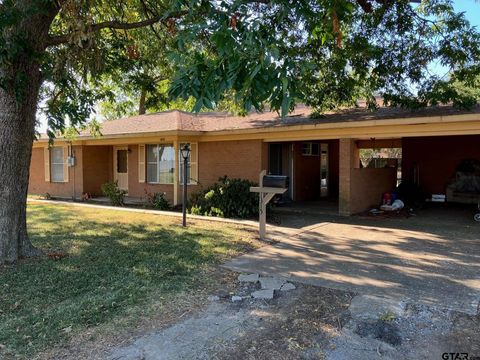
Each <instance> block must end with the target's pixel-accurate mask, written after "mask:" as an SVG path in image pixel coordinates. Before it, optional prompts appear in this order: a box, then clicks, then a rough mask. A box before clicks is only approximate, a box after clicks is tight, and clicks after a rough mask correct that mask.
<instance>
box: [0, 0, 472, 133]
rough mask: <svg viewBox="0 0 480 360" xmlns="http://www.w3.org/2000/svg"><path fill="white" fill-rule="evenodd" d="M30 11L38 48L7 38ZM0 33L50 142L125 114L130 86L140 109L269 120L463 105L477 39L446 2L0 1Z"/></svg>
mask: <svg viewBox="0 0 480 360" xmlns="http://www.w3.org/2000/svg"><path fill="white" fill-rule="evenodd" d="M52 9H53V11H52ZM42 12H44V13H48V14H53V15H54V16H53V20H52V21H51V24H50V29H49V38H48V40H47V41H46V42H45V43H43V44H40V45H35V44H32V42H31V39H30V38H28V34H24V35H22V34H18V33H15V32H12V31H11V29H12V28H13V27H14V26H15V24H18V22H20V21H22V19H28V17H29V16H32V14H38V13H42ZM0 31H1V33H2V34H3V35H2V36H1V37H0V47H1V49H2V51H1V52H0V64H3V65H5V66H7V65H8V64H11V63H15V62H18V61H19V59H22V58H29V59H32V58H33V59H35V60H36V61H38V63H39V65H40V67H41V71H42V75H43V80H44V82H43V87H42V91H41V100H42V101H43V103H44V104H45V107H44V108H43V109H42V110H43V111H44V112H45V114H46V116H47V118H48V124H49V129H50V135H51V136H54V135H55V134H54V132H55V131H56V130H61V129H63V128H64V127H65V124H66V123H70V124H71V125H73V126H76V125H79V124H81V123H83V122H85V121H86V120H87V119H88V118H89V117H90V115H91V114H92V112H94V110H95V106H96V104H98V103H99V102H103V104H104V106H106V108H104V110H105V112H107V113H108V112H109V113H110V115H111V117H114V116H115V115H117V114H120V113H121V112H126V113H129V112H132V111H133V110H134V109H135V103H132V99H136V101H139V99H140V97H141V95H142V91H143V92H145V91H146V93H147V96H146V98H145V108H147V109H148V108H150V109H161V108H162V106H164V104H169V103H170V102H171V101H172V100H173V99H181V100H180V101H181V102H177V103H176V104H177V105H179V106H188V107H189V106H190V105H191V106H192V109H193V110H194V111H199V110H201V109H205V108H208V109H212V108H218V107H219V106H220V107H221V106H222V102H223V104H225V103H226V104H229V105H232V106H239V108H240V109H242V110H243V111H248V110H250V109H251V108H252V107H254V108H255V109H257V110H261V109H263V108H264V106H269V107H270V108H272V109H274V110H278V111H280V112H281V113H282V114H283V115H285V114H286V113H287V112H288V110H289V109H291V108H292V107H293V106H294V104H295V103H296V102H299V101H301V102H305V103H306V104H308V105H311V106H313V107H314V108H316V109H317V110H320V111H322V110H325V109H331V108H335V107H337V106H340V105H352V104H354V103H355V101H356V100H357V99H358V98H364V99H367V100H368V103H369V106H371V107H372V108H374V107H376V106H377V105H378V104H377V103H376V101H375V95H381V96H383V98H384V99H385V101H386V102H387V103H388V104H390V105H398V106H405V107H410V108H417V107H422V106H427V105H435V104H439V103H449V102H452V103H453V104H454V105H456V106H461V107H468V106H471V105H472V104H474V103H476V101H477V99H476V93H475V92H472V91H470V89H472V88H475V87H477V86H478V74H479V72H480V65H479V58H480V46H479V40H480V37H479V33H478V31H477V30H476V29H475V28H473V27H472V26H471V25H470V24H469V23H468V21H466V19H465V16H464V14H461V13H460V14H458V13H456V12H455V11H454V9H453V5H452V1H450V0H423V1H422V2H421V4H413V3H412V2H410V1H407V0H399V1H391V0H375V1H374V0H371V1H367V0H299V1H293V2H292V1H290V0H270V1H268V0H257V1H249V0H224V1H213V0H211V1H207V0H201V1H189V0H162V1H153V0H129V1H124V2H112V1H109V0H94V1H80V0H63V1H53V0H23V1H14V0H5V1H3V2H2V4H1V5H0ZM10 34H13V35H10ZM435 64H437V65H435ZM435 66H442V68H444V69H446V70H447V71H448V76H444V77H442V76H439V75H438V74H436V73H435V71H433V70H434V67H435ZM459 83H461V84H462V86H461V87H459V86H454V85H455V84H457V85H458V84H459ZM0 86H2V87H3V88H10V89H12V88H13V89H15V91H16V93H17V95H18V97H21V95H22V91H28V79H27V78H26V75H25V74H24V73H22V72H21V71H20V72H15V71H12V72H11V73H9V72H5V71H3V72H2V73H1V74H0ZM119 89H120V90H121V91H120V92H119ZM192 99H194V101H192ZM136 101H135V102H136ZM112 105H115V106H112ZM108 106H110V108H108ZM223 107H225V105H224V106H223Z"/></svg>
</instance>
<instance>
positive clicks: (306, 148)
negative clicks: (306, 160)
mask: <svg viewBox="0 0 480 360" xmlns="http://www.w3.org/2000/svg"><path fill="white" fill-rule="evenodd" d="M314 145H315V147H316V151H314V150H313V148H314ZM302 156H320V144H319V143H316V142H311V141H304V142H303V143H302Z"/></svg>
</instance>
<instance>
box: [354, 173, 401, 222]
mask: <svg viewBox="0 0 480 360" xmlns="http://www.w3.org/2000/svg"><path fill="white" fill-rule="evenodd" d="M396 180H397V169H396V168H383V169H374V168H363V169H353V171H352V179H351V196H350V213H351V214H355V213H359V212H362V211H365V210H368V209H370V208H372V207H378V206H379V204H381V201H382V194H383V193H385V192H391V191H392V190H394V189H395V185H396Z"/></svg>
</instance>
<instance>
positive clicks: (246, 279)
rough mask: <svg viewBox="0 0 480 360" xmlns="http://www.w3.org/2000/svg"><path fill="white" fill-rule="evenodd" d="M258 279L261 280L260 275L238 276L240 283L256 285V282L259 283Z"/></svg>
mask: <svg viewBox="0 0 480 360" xmlns="http://www.w3.org/2000/svg"><path fill="white" fill-rule="evenodd" d="M258 278H259V275H258V274H240V275H238V281H240V282H250V283H256V282H258Z"/></svg>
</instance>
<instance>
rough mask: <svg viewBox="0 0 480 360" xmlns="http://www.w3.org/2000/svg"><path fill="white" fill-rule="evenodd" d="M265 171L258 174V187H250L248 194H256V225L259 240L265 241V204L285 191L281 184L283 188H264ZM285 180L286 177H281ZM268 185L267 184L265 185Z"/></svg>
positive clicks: (285, 188)
mask: <svg viewBox="0 0 480 360" xmlns="http://www.w3.org/2000/svg"><path fill="white" fill-rule="evenodd" d="M266 174H267V171H266V170H262V172H260V178H259V181H258V183H259V186H258V187H257V186H252V187H251V188H250V192H256V193H258V212H259V215H258V217H259V219H258V224H259V236H260V239H261V240H265V234H266V226H267V204H268V203H269V202H270V200H272V199H273V197H274V196H275V195H276V194H283V193H284V192H285V191H287V187H286V184H282V185H283V186H284V187H272V186H264V177H265V176H266ZM283 178H285V179H286V177H283ZM266 185H269V184H266ZM275 185H280V184H278V183H277V184H275Z"/></svg>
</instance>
